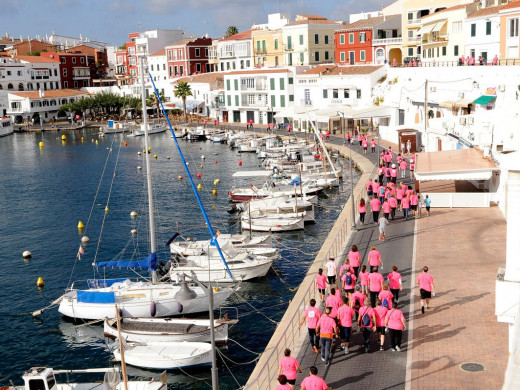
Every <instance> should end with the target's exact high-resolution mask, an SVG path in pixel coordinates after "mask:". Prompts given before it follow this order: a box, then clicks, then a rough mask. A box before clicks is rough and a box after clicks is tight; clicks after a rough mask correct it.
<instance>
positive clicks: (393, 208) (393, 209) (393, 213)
mask: <svg viewBox="0 0 520 390" xmlns="http://www.w3.org/2000/svg"><path fill="white" fill-rule="evenodd" d="M390 215H391V216H392V220H394V219H395V207H392V211H391V212H390Z"/></svg>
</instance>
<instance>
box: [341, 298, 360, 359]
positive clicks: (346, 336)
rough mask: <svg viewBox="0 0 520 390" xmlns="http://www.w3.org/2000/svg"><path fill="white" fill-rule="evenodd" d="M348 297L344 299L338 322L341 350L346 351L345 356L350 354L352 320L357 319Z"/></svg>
mask: <svg viewBox="0 0 520 390" xmlns="http://www.w3.org/2000/svg"><path fill="white" fill-rule="evenodd" d="M348 303H349V300H348V298H347V297H343V305H341V306H340V308H339V309H338V322H339V328H340V339H341V348H342V349H344V350H345V355H346V354H348V352H349V351H348V345H349V341H350V335H351V334H352V318H354V317H355V315H356V312H355V311H354V309H353V308H351V307H350V306H349V304H348Z"/></svg>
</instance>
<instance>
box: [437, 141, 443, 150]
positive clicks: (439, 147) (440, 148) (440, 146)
mask: <svg viewBox="0 0 520 390" xmlns="http://www.w3.org/2000/svg"><path fill="white" fill-rule="evenodd" d="M437 151H439V152H441V151H442V140H441V139H440V138H437Z"/></svg>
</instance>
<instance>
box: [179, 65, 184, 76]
mask: <svg viewBox="0 0 520 390" xmlns="http://www.w3.org/2000/svg"><path fill="white" fill-rule="evenodd" d="M179 73H180V75H181V76H183V75H184V66H183V65H181V66H179Z"/></svg>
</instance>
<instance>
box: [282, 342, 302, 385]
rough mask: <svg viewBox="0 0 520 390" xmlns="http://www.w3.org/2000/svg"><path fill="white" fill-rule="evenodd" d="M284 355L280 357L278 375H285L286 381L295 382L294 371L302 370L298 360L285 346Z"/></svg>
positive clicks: (293, 383)
mask: <svg viewBox="0 0 520 390" xmlns="http://www.w3.org/2000/svg"><path fill="white" fill-rule="evenodd" d="M283 354H284V357H283V358H281V359H280V371H279V372H278V375H282V374H283V375H285V377H286V378H287V382H289V384H291V385H295V384H296V375H297V374H296V371H299V372H300V373H301V372H302V369H301V367H300V364H299V363H298V361H297V360H296V359H295V358H293V357H292V356H291V350H290V349H289V348H286V350H285V351H284V353H283Z"/></svg>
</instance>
